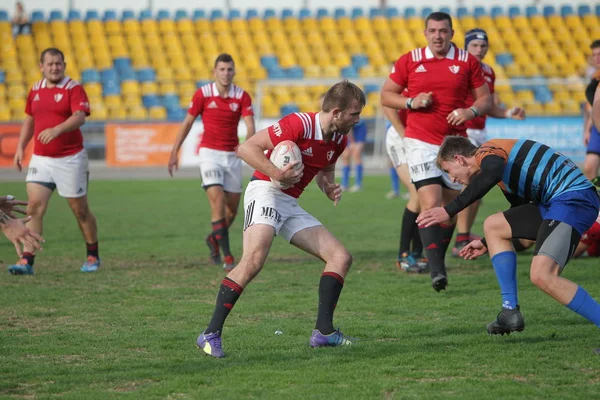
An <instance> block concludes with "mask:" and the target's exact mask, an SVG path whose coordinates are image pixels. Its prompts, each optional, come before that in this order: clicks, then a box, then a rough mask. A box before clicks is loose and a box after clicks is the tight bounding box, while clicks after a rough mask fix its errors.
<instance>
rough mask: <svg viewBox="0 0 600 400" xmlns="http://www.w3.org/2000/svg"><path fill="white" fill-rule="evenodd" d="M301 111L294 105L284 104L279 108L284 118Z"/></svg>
mask: <svg viewBox="0 0 600 400" xmlns="http://www.w3.org/2000/svg"><path fill="white" fill-rule="evenodd" d="M299 111H300V109H299V108H298V106H297V105H295V104H294V103H290V104H284V105H282V106H281V107H280V108H279V112H280V113H281V116H282V117H285V116H286V115H290V114H292V113H295V112H299Z"/></svg>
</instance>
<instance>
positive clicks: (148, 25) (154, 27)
mask: <svg viewBox="0 0 600 400" xmlns="http://www.w3.org/2000/svg"><path fill="white" fill-rule="evenodd" d="M140 25H141V26H140V27H141V31H142V33H144V34H148V33H155V34H158V24H157V23H156V21H155V20H153V19H145V20H143V21H142V22H141V23H140Z"/></svg>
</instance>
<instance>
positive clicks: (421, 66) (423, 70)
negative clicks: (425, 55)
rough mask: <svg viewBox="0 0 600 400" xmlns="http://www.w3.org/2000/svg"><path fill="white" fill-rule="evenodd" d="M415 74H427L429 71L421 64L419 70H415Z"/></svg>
mask: <svg viewBox="0 0 600 400" xmlns="http://www.w3.org/2000/svg"><path fill="white" fill-rule="evenodd" d="M415 72H427V70H426V69H425V67H424V66H423V64H421V65H419V66H418V67H417V69H415Z"/></svg>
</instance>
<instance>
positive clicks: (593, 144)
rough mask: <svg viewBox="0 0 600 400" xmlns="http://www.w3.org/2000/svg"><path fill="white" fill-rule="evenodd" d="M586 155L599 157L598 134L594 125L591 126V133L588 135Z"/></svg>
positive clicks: (599, 134)
mask: <svg viewBox="0 0 600 400" xmlns="http://www.w3.org/2000/svg"><path fill="white" fill-rule="evenodd" d="M586 153H587V154H590V153H591V154H598V155H600V132H598V129H596V127H595V126H594V125H592V133H591V134H590V141H589V143H588V147H587V151H586Z"/></svg>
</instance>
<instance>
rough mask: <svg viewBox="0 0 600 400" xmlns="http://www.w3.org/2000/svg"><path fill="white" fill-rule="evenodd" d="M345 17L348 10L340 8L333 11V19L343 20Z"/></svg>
mask: <svg viewBox="0 0 600 400" xmlns="http://www.w3.org/2000/svg"><path fill="white" fill-rule="evenodd" d="M345 16H346V9H345V8H342V7H338V8H336V9H335V10H333V17H334V18H335V19H339V18H343V17H345Z"/></svg>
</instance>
